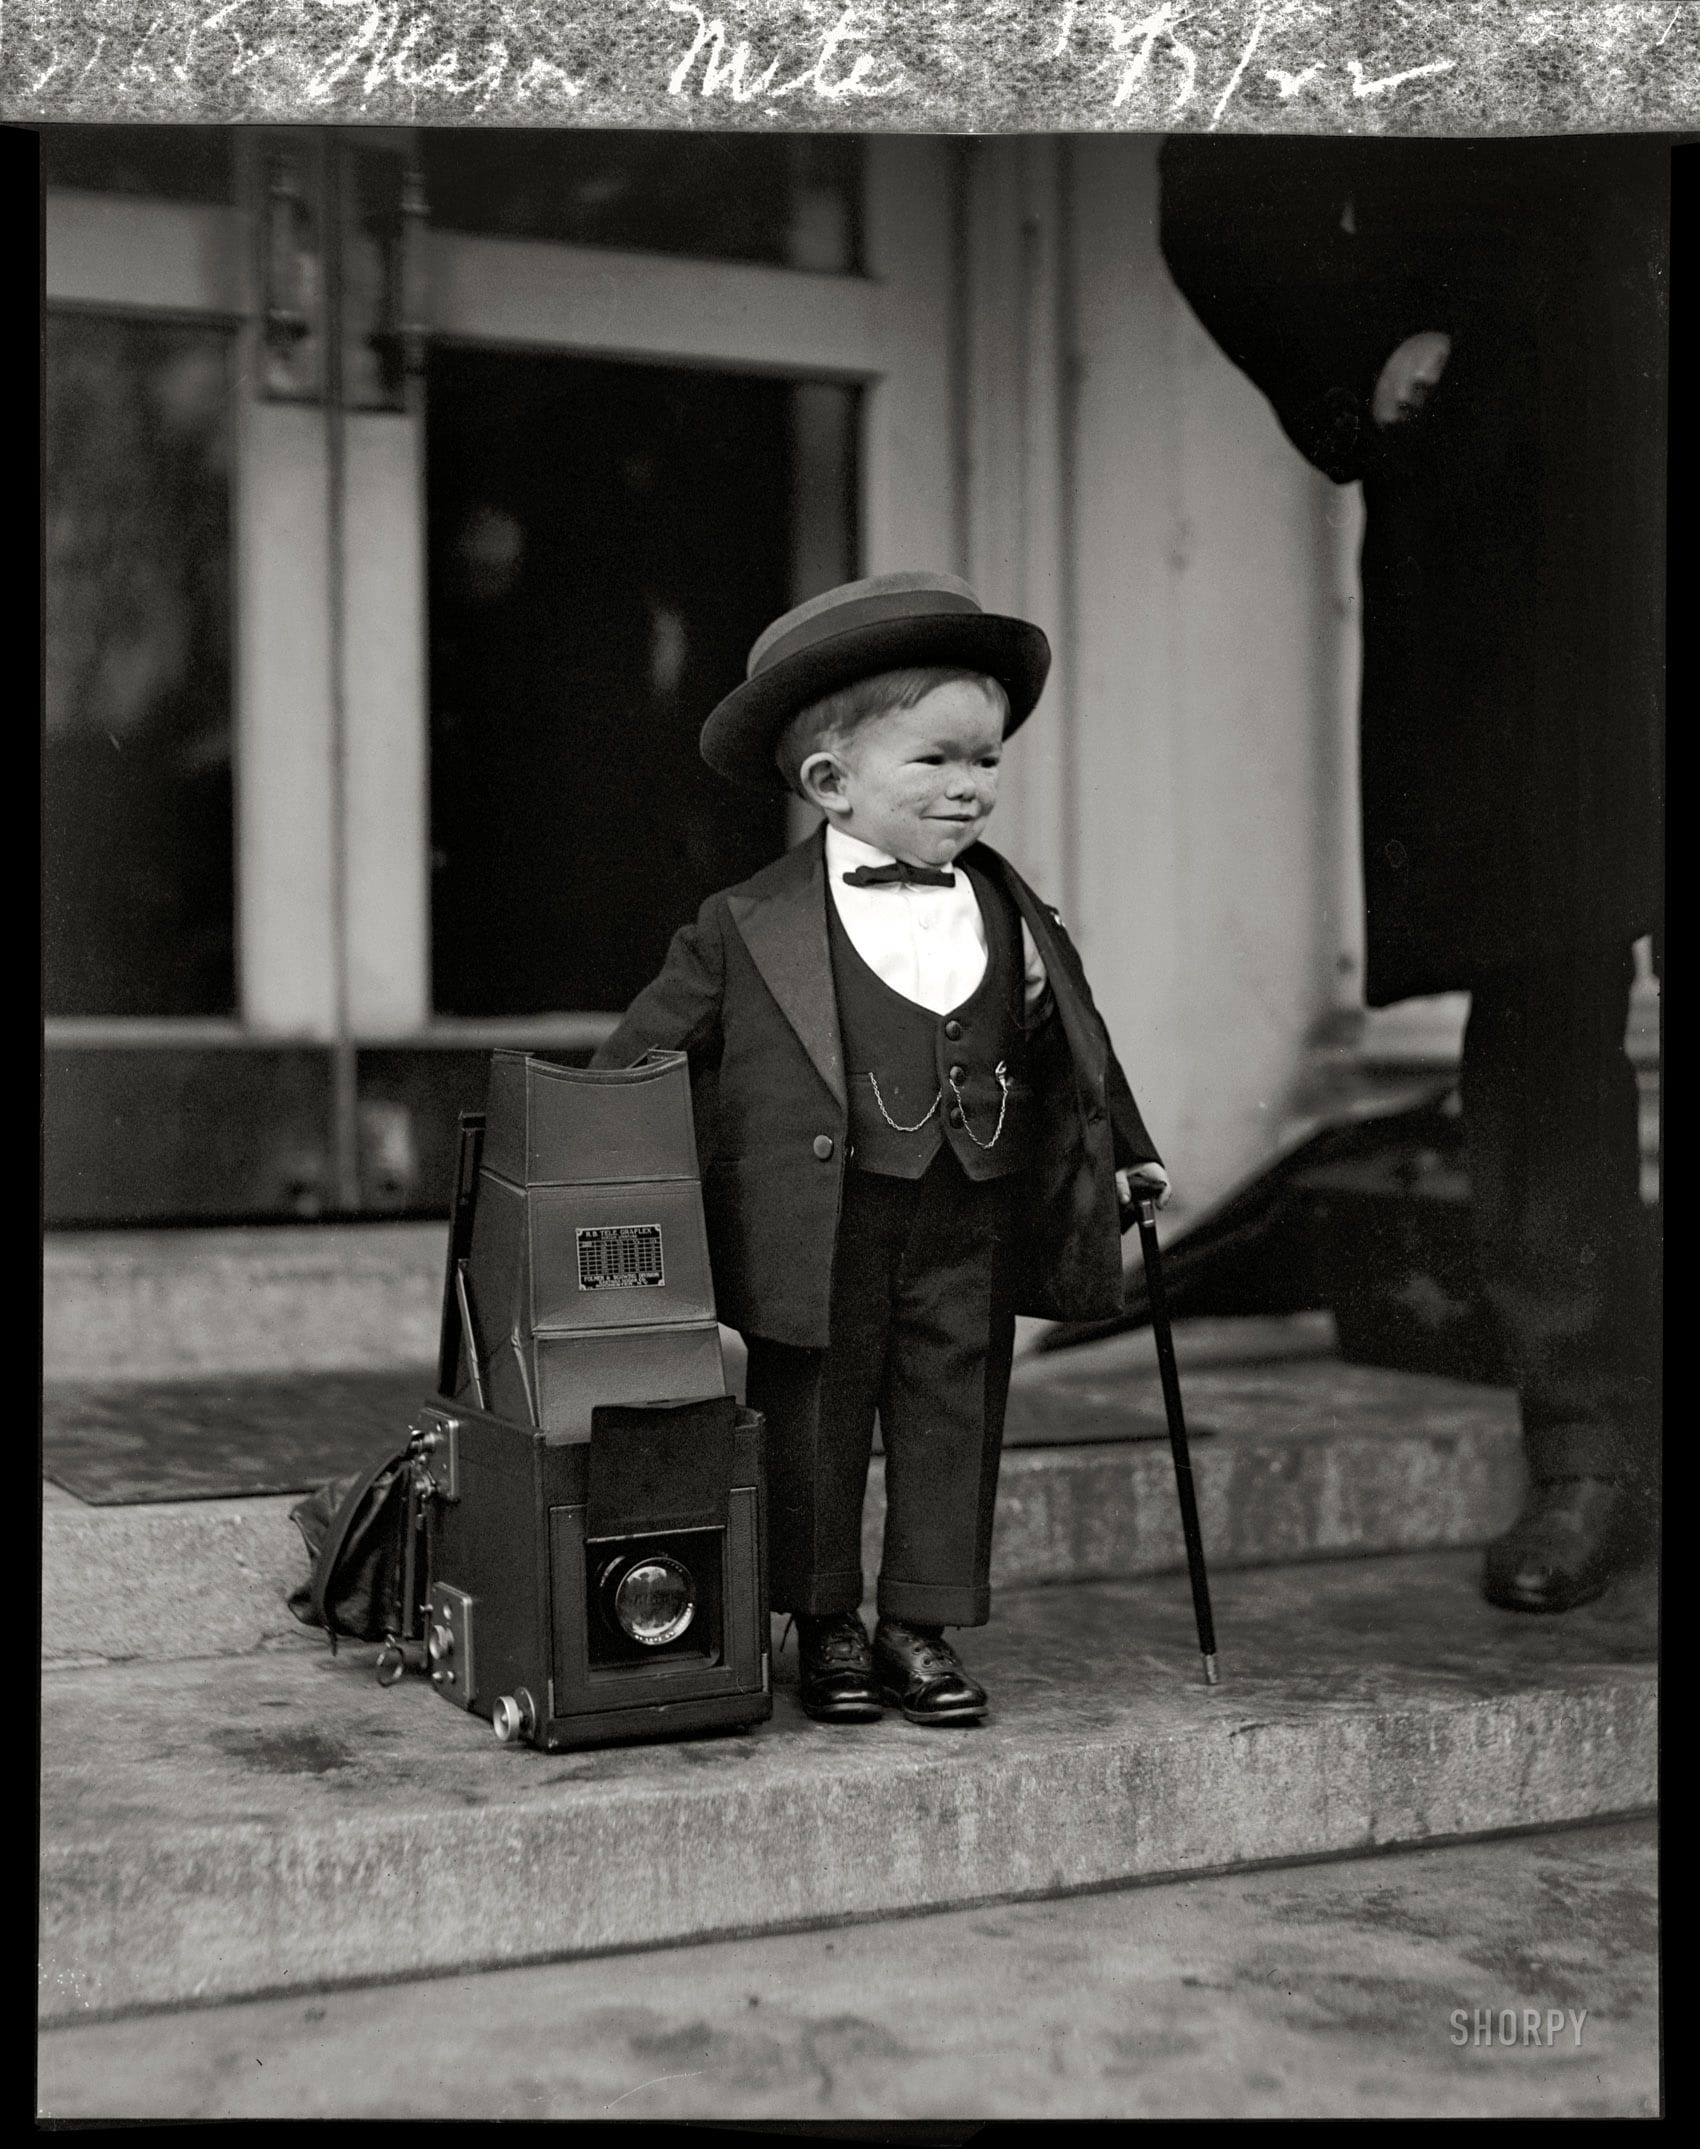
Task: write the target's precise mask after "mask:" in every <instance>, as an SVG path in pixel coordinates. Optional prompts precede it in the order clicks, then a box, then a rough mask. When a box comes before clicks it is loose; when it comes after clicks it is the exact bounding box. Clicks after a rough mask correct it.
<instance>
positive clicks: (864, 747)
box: [802, 679, 1003, 866]
mask: <svg viewBox="0 0 1700 2149" xmlns="http://www.w3.org/2000/svg"><path fill="white" fill-rule="evenodd" d="M1002 759H1003V715H1002V712H1001V711H1000V710H999V709H998V707H997V706H996V704H995V703H994V702H993V701H992V700H991V698H990V697H989V696H988V695H987V694H986V693H985V691H984V690H983V689H982V688H981V687H978V686H976V685H975V684H974V683H973V681H972V680H968V679H951V680H947V681H946V683H945V684H944V685H943V686H939V687H934V689H933V691H932V692H931V693H930V694H927V695H925V696H923V698H922V699H921V700H920V701H918V702H917V703H916V704H915V706H914V707H913V708H912V709H888V710H887V711H886V712H885V714H884V715H883V716H871V717H869V718H868V719H867V721H866V722H865V723H862V724H858V725H857V727H856V729H855V730H854V731H853V732H852V733H851V735H850V737H849V738H848V739H846V740H845V741H844V743H843V745H842V746H839V747H837V748H834V749H833V750H831V751H830V752H822V753H820V754H816V755H812V756H811V757H810V759H809V760H808V761H807V762H805V763H804V765H803V770H802V778H803V785H804V788H805V789H806V790H807V792H808V794H809V796H810V798H811V799H813V801H814V803H815V804H816V805H817V806H819V807H820V808H821V810H822V812H824V813H825V814H827V815H828V816H829V817H830V819H831V820H832V822H833V825H834V826H835V827H838V828H841V829H842V830H843V831H844V833H845V834H846V835H849V836H859V837H860V838H861V840H862V841H863V842H864V843H871V844H873V845H874V847H875V848H876V849H878V850H882V851H889V852H890V853H891V855H892V856H893V857H894V858H901V859H903V860H904V861H905V862H906V863H907V864H909V865H914V866H945V865H949V863H950V862H951V860H952V859H953V858H954V857H955V856H956V855H957V853H958V852H959V851H965V850H966V849H967V848H968V846H969V844H971V843H972V842H974V841H975V840H976V838H977V837H978V836H979V835H980V833H981V832H982V830H983V829H984V828H985V825H986V823H987V821H988V820H989V819H990V818H991V813H992V808H993V807H994V806H995V805H996V804H997V797H998V764H999V762H1000V761H1001V760H1002Z"/></svg>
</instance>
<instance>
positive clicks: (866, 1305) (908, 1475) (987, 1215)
mask: <svg viewBox="0 0 1700 2149" xmlns="http://www.w3.org/2000/svg"><path fill="white" fill-rule="evenodd" d="M1011 1184H1012V1182H1011V1181H1010V1180H1007V1179H1002V1180H992V1181H989V1182H983V1183H979V1184H976V1183H972V1182H970V1181H969V1180H968V1179H967V1177H966V1176H965V1175H964V1173H963V1172H962V1169H961V1167H960V1166H959V1165H958V1164H957V1162H956V1160H955V1158H954V1157H952V1156H951V1155H950V1153H949V1151H948V1150H945V1151H941V1152H940V1154H939V1155H938V1157H937V1158H935V1160H934V1162H933V1164H932V1165H931V1166H930V1167H929V1169H928V1171H927V1172H926V1174H925V1175H924V1176H923V1177H922V1178H920V1179H888V1178H883V1177H881V1176H879V1175H878V1174H875V1173H872V1172H856V1171H851V1172H849V1173H847V1174H846V1176H845V1182H844V1206H843V1211H842V1214H841V1217H840V1221H839V1231H838V1244H837V1248H836V1250H835V1254H834V1261H833V1280H832V1311H831V1338H832V1340H831V1343H830V1345H829V1347H828V1348H827V1349H826V1350H824V1351H809V1350H799V1349H795V1348H793V1347H791V1346H789V1345H786V1344H777V1343H769V1342H766V1341H765V1340H763V1339H762V1338H760V1337H751V1338H750V1344H749V1369H748V1374H747V1377H746V1388H745V1393H746V1397H747V1399H748V1402H749V1404H750V1407H751V1408H752V1409H754V1410H759V1411H761V1412H762V1413H763V1414H764V1415H765V1417H766V1418H767V1512H768V1571H769V1577H770V1592H771V1597H772V1603H773V1608H774V1609H775V1610H776V1611H780V1612H797V1613H823V1612H841V1611H853V1610H855V1609H856V1607H857V1606H858V1605H859V1604H860V1603H861V1601H862V1595H863V1586H864V1585H863V1574H862V1565H861V1543H862V1507H863V1501H864V1497H865V1494H866V1489H867V1478H868V1465H869V1461H870V1459H871V1456H872V1451H873V1428H874V1417H875V1413H876V1411H877V1412H878V1414H879V1420H880V1427H881V1432H882V1437H883V1442H884V1447H885V1452H886V1462H885V1473H886V1527H885V1549H884V1556H883V1559H882V1563H881V1579H880V1585H879V1609H880V1611H881V1612H882V1613H884V1614H887V1615H889V1616H891V1617H894V1618H900V1619H914V1620H921V1621H925V1622H932V1623H935V1624H939V1625H946V1624H948V1625H959V1626H975V1625H980V1624H982V1623H983V1622H984V1620H985V1618H986V1610H987V1600H988V1588H987V1570H988V1567H989V1563H990V1550H991V1534H992V1511H993V1505H994V1502H995V1499H996V1494H997V1470H998V1452H999V1448H1000V1446H1001V1442H1002V1437H1003V1415H1004V1401H1005V1398H1006V1396H1007V1393H1008V1388H1009V1368H1010V1359H1011V1355H1012V1347H1013V1341H1014V1332H1015V1323H1014V1315H1013V1312H1012V1311H1011V1292H1010V1283H1009V1278H1010V1274H1011V1269H1012V1248H1011V1243H1010V1232H1009V1226H1008V1221H1007V1219H1008V1218H1009V1215H1010V1211H1011V1203H1010V1194H1009V1188H1010V1186H1011Z"/></svg>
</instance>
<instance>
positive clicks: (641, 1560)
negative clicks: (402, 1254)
mask: <svg viewBox="0 0 1700 2149" xmlns="http://www.w3.org/2000/svg"><path fill="white" fill-rule="evenodd" d="M443 1299H444V1304H443V1326H442V1348H441V1357H440V1362H439V1367H438V1384H439V1388H440V1390H441V1399H440V1400H437V1401H434V1402H432V1403H430V1404H428V1405H426V1406H425V1407H424V1408H423V1409H422V1410H421V1411H420V1413H419V1414H418V1416H417V1418H416V1419H415V1422H414V1428H413V1434H414V1455H415V1469H416V1476H417V1480H418V1486H419V1491H420V1494H421V1498H420V1500H419V1512H420V1516H421V1518H422V1537H423V1551H424V1561H423V1565H424V1575H425V1578H426V1583H427V1587H426V1591H425V1592H423V1593H421V1594H420V1595H419V1596H418V1597H417V1599H415V1595H414V1592H413V1590H412V1589H411V1588H410V1589H409V1591H408V1596H409V1600H410V1602H412V1603H415V1604H416V1607H417V1610H418V1611H419V1612H420V1613H421V1614H422V1616H423V1620H424V1628H425V1631H424V1638H423V1647H422V1648H421V1647H420V1645H419V1641H418V1639H417V1637H416V1638H415V1639H414V1640H413V1642H412V1643H411V1645H410V1644H409V1643H408V1642H405V1641H404V1642H402V1643H400V1644H399V1645H397V1648H396V1649H395V1650H394V1651H392V1652H391V1653H390V1654H391V1659H392V1664H393V1665H394V1667H395V1669H396V1670H399V1668H400V1664H401V1662H403V1661H411V1662H414V1663H415V1664H417V1665H418V1667H419V1668H422V1669H425V1670H427V1671H428V1673H429V1676H430V1680H431V1683H432V1685H433V1686H434V1687H435V1688H436V1690H437V1692H438V1693H439V1694H440V1695H441V1696H442V1697H443V1699H444V1700H445V1701H450V1702H453V1703H455V1704H456V1705H457V1706H458V1707H460V1708H463V1709H470V1710H472V1711H473V1712H474V1713H475V1714H477V1715H480V1716H485V1717H488V1718H489V1720H490V1722H491V1723H492V1725H493V1726H494V1727H495V1731H496V1735H497V1736H498V1737H499V1738H501V1739H504V1740H516V1739H524V1740H527V1741H529V1742H530V1743H531V1744H532V1745H534V1746H540V1747H545V1748H548V1749H551V1750H558V1749H561V1748H567V1747H578V1746H599V1745H604V1744H608V1743H611V1742H614V1741H618V1740H624V1739H641V1738H663V1737H668V1736H670V1735H672V1734H675V1733H679V1732H687V1731H708V1730H730V1729H735V1728H739V1727H742V1726H743V1725H746V1724H751V1723H755V1722H758V1721H760V1720H761V1719H762V1718H765V1717H767V1716H769V1715H771V1713H772V1707H773V1703H772V1696H771V1682H770V1670H769V1661H768V1608H767V1571H766V1534H765V1514H764V1505H763V1483H762V1433H763V1425H762V1420H761V1418H760V1416H759V1414H757V1413H756V1412H754V1411H750V1410H745V1409H742V1408H740V1406H739V1405H738V1403H737V1402H736V1401H735V1399H734V1398H733V1397H732V1396H730V1395H729V1394H728V1393H727V1391H726V1376H725V1368H724V1365H723V1363H722V1360H721V1353H720V1332H719V1328H718V1326H717V1324H716V1321H715V1318H714V1296H713V1288H712V1283H711V1279H710V1275H709V1265H708V1238H707V1232H706V1230H705V1227H704V1222H703V1209H702V1193H701V1188H700V1185H699V1183H698V1178H697V1161H696V1144H695V1139H694V1133H693V1128H692V1120H691V1093H690V1081H689V1074H688V1069H687V1063H686V1061H685V1058H684V1055H683V1054H682V1053H651V1054H649V1055H647V1056H646V1057H645V1058H644V1059H643V1060H641V1061H639V1063H638V1064H637V1065H636V1066H635V1067H631V1068H627V1069H622V1070H619V1071H607V1072H604V1071H600V1070H589V1069H581V1068H572V1067H562V1066H557V1065H555V1064H554V1063H552V1062H550V1061H547V1060H543V1059H538V1058H535V1057H533V1056H532V1055H530V1054H526V1053H520V1052H497V1053H495V1054H493V1055H492V1060H491V1069H490V1087H489V1096H488V1101H487V1109H486V1111H485V1112H484V1113H483V1114H482V1115H475V1114H470V1113H469V1114H465V1115H463V1116H462V1119H461V1132H460V1156H459V1167H458V1172H457V1183H456V1197H455V1205H454V1214H453V1219H452V1221H451V1224H450V1229H449V1249H448V1269H447V1277H446V1280H445V1287H444V1294H443ZM380 1675H381V1676H382V1673H381V1674H380Z"/></svg>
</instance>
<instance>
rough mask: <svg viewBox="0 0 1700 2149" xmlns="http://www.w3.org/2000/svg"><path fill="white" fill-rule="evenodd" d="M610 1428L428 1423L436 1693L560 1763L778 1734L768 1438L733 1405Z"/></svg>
mask: <svg viewBox="0 0 1700 2149" xmlns="http://www.w3.org/2000/svg"><path fill="white" fill-rule="evenodd" d="M595 1420H596V1422H594V1423H593V1425H592V1426H591V1427H590V1428H589V1429H588V1430H587V1431H585V1432H583V1433H580V1432H576V1431H575V1432H571V1433H565V1434H560V1433H547V1432H545V1431H543V1430H542V1429H541V1428H540V1427H537V1426H528V1425H516V1424H514V1423H513V1422H512V1421H511V1420H510V1419H506V1418H499V1417H494V1416H492V1415H491V1414H490V1413H489V1412H487V1411H481V1410H478V1409H476V1408H467V1407H465V1406H463V1405H450V1404H430V1405H427V1406H426V1408H425V1409H424V1410H423V1411H422V1412H420V1414H419V1417H418V1420H417V1424H418V1427H419V1429H420V1430H421V1431H422V1432H423V1434H424V1436H425V1440H424V1444H425V1469H426V1471H427V1472H428V1473H429V1476H430V1479H431V1488H432V1491H433V1493H434V1495H435V1497H434V1498H433V1499H432V1500H431V1502H430V1507H429V1512H430V1515H431V1529H432V1535H433V1544H432V1549H431V1556H430V1561H429V1568H430V1578H431V1579H430V1597H429V1603H428V1608H427V1615H426V1616H427V1626H426V1649H427V1654H428V1660H429V1675H430V1678H431V1682H432V1684H433V1686H434V1687H435V1688H436V1690H437V1692H438V1693H439V1694H440V1695H441V1696H442V1697H443V1699H444V1700H445V1701H451V1702H454V1703H456V1704H457V1705H458V1706H459V1707H461V1708H463V1709H470V1710H471V1711H473V1713H474V1714H476V1715H479V1716H484V1717H488V1718H489V1719H490V1721H491V1722H492V1724H493V1725H494V1727H495V1729H496V1731H497V1734H498V1736H500V1737H502V1738H505V1739H525V1740H527V1741H529V1743H531V1744H532V1745H534V1746H541V1747H545V1748H547V1749H549V1750H551V1751H556V1750H560V1749H562V1748H569V1747H578V1746H601V1745H607V1744H610V1743H614V1742H617V1741H620V1740H625V1739H646V1738H666V1737H671V1736H674V1735H676V1734H678V1733H682V1732H690V1731H714V1730H734V1729H737V1728H739V1727H741V1726H743V1725H745V1724H753V1723H758V1722H760V1721H761V1720H762V1719H763V1718H765V1717H767V1716H769V1715H771V1714H772V1710H773V1702H772V1697H771V1682H770V1673H769V1662H768V1615H767V1575H766V1562H765V1550H766V1547H765V1542H764V1537H763V1528H762V1522H763V1516H762V1456H761V1439H762V1421H761V1418H760V1417H759V1416H758V1415H757V1413H756V1412H754V1411H749V1410H743V1409H740V1408H739V1406H738V1405H737V1403H735V1402H734V1401H733V1399H732V1398H731V1397H730V1396H725V1397H720V1398H711V1399H709V1400H708V1401H707V1402H695V1403H683V1404H676V1405H672V1406H668V1405H660V1406H656V1407H654V1408H646V1407H645V1406H641V1405H639V1406H636V1407H628V1408H625V1409H622V1410H616V1411H613V1412H610V1413H609V1414H608V1415H607V1416H604V1415H603V1414H602V1413H601V1412H600V1411H598V1412H597V1413H596V1414H595ZM662 1488H664V1489H662Z"/></svg>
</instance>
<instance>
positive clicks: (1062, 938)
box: [971, 843, 1108, 1097]
mask: <svg viewBox="0 0 1700 2149" xmlns="http://www.w3.org/2000/svg"><path fill="white" fill-rule="evenodd" d="M971 855H972V857H973V859H974V862H975V864H976V865H980V866H983V867H985V869H986V870H987V871H988V872H990V873H991V874H992V875H993V876H994V877H995V878H996V879H997V880H999V881H1001V882H1002V883H1003V885H1004V887H1005V888H1006V889H1007V890H1008V892H1009V896H1010V900H1011V901H1012V902H1013V903H1014V905H1015V907H1016V909H1017V910H1018V911H1019V912H1020V913H1021V918H1022V922H1023V923H1024V924H1025V925H1026V927H1027V930H1028V931H1029V932H1030V933H1031V934H1032V935H1033V945H1034V947H1035V948H1037V949H1038V951H1039V958H1040V960H1041V961H1042V962H1043V963H1044V965H1045V973H1046V975H1047V976H1048V977H1049V979H1050V981H1051V991H1052V993H1053V994H1054V995H1055V997H1056V1003H1057V1013H1058V1015H1059V1016H1060V1017H1061V1018H1062V1025H1063V1029H1064V1031H1065V1032H1066V1034H1067V1037H1068V1042H1069V1050H1070V1051H1071V1052H1072V1054H1073V1055H1074V1063H1075V1067H1076V1069H1077V1070H1078V1071H1079V1073H1080V1074H1081V1075H1082V1076H1084V1078H1085V1080H1086V1084H1087V1087H1088V1090H1089V1091H1090V1092H1092V1093H1093V1094H1095V1095H1097V1096H1099V1097H1101V1096H1102V1095H1103V1087H1104V1074H1105V1069H1106V1066H1107V1064H1108V1049H1107V1042H1106V1040H1105V1038H1104V1035H1103V1033H1102V1031H1101V1029H1100V1027H1099V1025H1098V1024H1097V1023H1096V1022H1094V1021H1092V1020H1091V1019H1090V1017H1089V1015H1088V1013H1087V998H1088V996H1087V994H1086V991H1085V982H1086V981H1085V976H1084V974H1083V972H1082V970H1081V967H1080V958H1079V956H1078V955H1076V953H1075V952H1074V948H1073V946H1072V945H1071V943H1070V942H1069V940H1068V937H1067V935H1066V934H1065V933H1064V931H1063V929H1062V920H1061V918H1060V916H1059V915H1058V913H1057V912H1056V911H1054V910H1053V909H1052V908H1051V906H1050V905H1049V904H1048V903H1046V902H1043V901H1041V899H1040V898H1039V897H1038V896H1037V895H1035V894H1034V892H1033V890H1032V889H1031V888H1029V887H1028V885H1027V883H1026V882H1025V881H1024V880H1023V879H1022V877H1021V875H1020V874H1019V873H1017V871H1016V870H1015V868H1014V867H1013V866H1012V865H1011V864H1010V862H1009V860H1008V859H1007V858H1005V857H1004V856H1003V855H1002V854H1001V853H1000V852H998V851H994V850H993V849H992V847H991V845H990V844H989V843H977V844H976V845H975V846H974V849H973V852H972V854H971Z"/></svg>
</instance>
